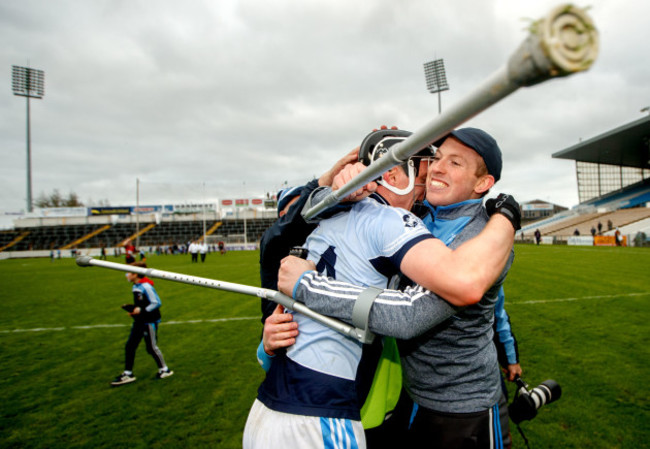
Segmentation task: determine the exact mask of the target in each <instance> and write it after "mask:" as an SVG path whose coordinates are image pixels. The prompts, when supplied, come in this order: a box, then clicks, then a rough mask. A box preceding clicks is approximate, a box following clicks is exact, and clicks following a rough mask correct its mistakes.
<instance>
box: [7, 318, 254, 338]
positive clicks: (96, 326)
mask: <svg viewBox="0 0 650 449" xmlns="http://www.w3.org/2000/svg"><path fill="white" fill-rule="evenodd" d="M259 319H260V317H258V316H245V317H234V318H215V319H208V320H189V321H163V322H162V323H160V324H161V325H167V324H197V323H223V322H228V321H242V320H259ZM128 326H130V324H93V325H89V326H70V327H69V329H84V330H86V329H102V328H110V327H128ZM66 329H68V328H67V327H37V328H34V329H12V330H0V334H14V333H21V332H56V331H64V330H66Z"/></svg>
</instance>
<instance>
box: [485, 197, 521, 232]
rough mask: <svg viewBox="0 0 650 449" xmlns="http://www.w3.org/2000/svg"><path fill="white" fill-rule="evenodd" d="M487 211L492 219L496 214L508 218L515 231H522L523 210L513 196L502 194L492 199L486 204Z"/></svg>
mask: <svg viewBox="0 0 650 449" xmlns="http://www.w3.org/2000/svg"><path fill="white" fill-rule="evenodd" d="M485 209H486V210H487V213H488V215H489V216H490V217H491V216H492V215H494V214H495V213H497V214H501V215H503V216H504V217H506V218H507V219H508V220H509V221H510V223H512V226H513V227H514V228H515V231H518V230H520V229H521V208H520V207H519V203H517V201H515V199H514V198H513V197H512V196H510V195H506V194H505V193H500V194H499V196H497V197H496V198H490V199H489V200H487V201H486V202H485Z"/></svg>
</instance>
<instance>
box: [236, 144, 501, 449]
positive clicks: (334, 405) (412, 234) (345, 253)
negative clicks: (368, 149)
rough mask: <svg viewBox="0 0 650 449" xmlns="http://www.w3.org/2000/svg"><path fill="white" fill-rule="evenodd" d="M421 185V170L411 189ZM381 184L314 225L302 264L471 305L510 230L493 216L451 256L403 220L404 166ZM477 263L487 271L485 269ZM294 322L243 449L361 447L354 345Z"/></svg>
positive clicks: (492, 274) (408, 197)
mask: <svg viewBox="0 0 650 449" xmlns="http://www.w3.org/2000/svg"><path fill="white" fill-rule="evenodd" d="M387 137H390V136H387ZM381 143H382V144H383V145H388V144H389V142H388V141H386V142H381ZM394 143H395V142H393V144H394ZM378 145H379V144H378ZM409 164H410V166H411V167H413V166H414V165H415V163H414V162H412V161H409ZM418 165H419V164H418ZM424 176H425V174H424V170H422V172H421V173H420V176H419V178H420V179H419V181H418V183H421V182H422V181H423V178H424ZM382 183H383V185H380V186H379V187H377V192H376V193H375V194H373V195H371V197H370V198H367V199H365V200H363V201H361V202H359V203H356V204H355V205H353V206H352V208H351V209H350V211H348V212H342V213H340V214H337V215H334V216H333V217H331V218H329V219H327V220H323V221H322V222H321V223H320V224H319V227H318V228H317V230H316V231H314V233H313V234H312V235H310V237H309V238H308V239H307V242H306V245H305V246H306V247H307V248H308V250H309V259H310V260H312V261H313V262H314V263H315V264H316V265H317V266H319V268H320V269H321V270H322V271H323V272H324V273H327V274H329V275H331V276H334V277H336V278H338V279H342V280H346V281H354V282H360V283H362V284H363V285H366V286H375V287H380V288H385V287H386V286H387V285H388V280H389V279H390V278H391V277H392V276H393V275H394V274H397V273H398V272H399V271H400V270H402V271H403V272H405V273H407V274H408V275H409V276H410V277H412V278H413V279H416V280H417V281H418V282H420V283H422V284H424V285H427V286H430V288H434V289H437V290H439V291H441V292H444V293H445V294H447V296H448V297H450V298H451V300H454V299H460V301H461V302H460V304H465V303H466V301H478V300H479V299H480V298H481V297H482V295H483V293H484V291H485V289H487V288H488V287H489V286H490V285H492V283H494V281H495V279H496V278H497V277H498V276H499V274H500V273H501V270H502V269H503V266H504V265H505V263H506V262H507V261H508V259H509V255H510V250H511V247H512V241H513V237H514V232H513V228H512V225H511V224H510V221H508V220H507V219H505V218H503V217H501V218H499V216H495V218H494V219H493V220H491V222H490V224H489V225H488V226H487V227H486V229H485V233H484V234H483V235H482V236H481V237H482V238H479V239H477V240H476V241H475V242H468V245H466V247H465V248H462V249H461V248H459V249H458V250H457V251H451V250H450V249H449V248H447V247H446V246H445V245H444V244H443V243H442V242H440V241H439V240H435V239H433V238H432V237H431V235H430V233H429V232H428V231H427V230H426V228H425V227H424V226H423V224H422V222H421V221H420V220H419V219H418V218H416V217H415V216H413V215H412V214H410V213H408V212H407V210H408V209H410V208H411V207H412V205H413V202H414V196H413V193H412V191H409V189H408V186H409V185H410V184H411V183H410V182H409V176H408V175H407V173H406V171H405V170H404V168H403V167H395V168H394V169H392V170H390V171H389V172H387V173H386V174H384V175H383V177H382ZM419 189H420V191H422V187H420V188H419ZM411 190H414V188H412V189H411ZM405 192H408V193H405ZM391 206H397V207H402V208H403V209H395V208H394V207H391ZM475 256H479V257H481V258H483V260H489V261H491V263H490V264H487V266H486V264H484V263H483V262H482V261H477V260H476V258H475ZM294 317H295V319H296V320H297V321H298V322H299V326H300V335H299V336H298V338H297V339H296V344H295V345H294V346H292V347H291V348H289V349H288V350H287V351H286V354H279V355H277V356H276V357H275V359H274V360H273V363H272V364H271V366H270V369H269V371H268V374H267V377H266V379H265V381H264V382H263V384H262V385H261V387H260V389H259V391H258V400H257V401H256V402H255V404H254V406H253V409H252V410H251V413H250V415H249V419H248V422H247V426H246V429H245V432H244V447H246V448H248V447H255V448H258V447H275V446H277V445H278V444H281V445H283V446H286V444H287V443H289V444H290V445H291V447H325V446H326V445H327V444H329V443H328V442H331V441H332V438H334V439H336V438H342V439H343V440H347V441H354V442H355V444H357V445H358V446H359V447H365V441H364V439H363V430H362V428H361V423H360V422H359V408H360V404H361V403H362V402H363V392H362V391H361V390H360V389H359V388H358V384H357V382H358V380H359V374H360V372H361V371H363V363H361V364H360V362H362V360H361V353H362V349H361V345H360V343H358V342H356V341H354V340H351V339H350V338H348V337H345V336H343V335H340V334H337V333H336V332H334V331H332V330H330V329H329V328H324V327H323V326H321V325H320V324H318V323H315V322H313V321H311V320H309V319H307V318H305V317H303V316H300V315H298V314H295V315H294ZM360 393H361V394H360ZM360 396H361V397H360ZM296 426H299V427H296ZM305 428H309V429H311V431H309V432H307V431H305V430H304V429H305ZM298 429H300V430H298Z"/></svg>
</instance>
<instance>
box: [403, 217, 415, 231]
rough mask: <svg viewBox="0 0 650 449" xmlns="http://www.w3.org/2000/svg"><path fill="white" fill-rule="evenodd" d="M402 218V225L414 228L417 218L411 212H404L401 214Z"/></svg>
mask: <svg viewBox="0 0 650 449" xmlns="http://www.w3.org/2000/svg"><path fill="white" fill-rule="evenodd" d="M402 220H404V227H407V228H415V227H416V226H417V225H418V220H417V219H416V218H415V217H414V216H413V215H411V214H405V215H403V216H402Z"/></svg>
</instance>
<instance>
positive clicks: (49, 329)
mask: <svg viewBox="0 0 650 449" xmlns="http://www.w3.org/2000/svg"><path fill="white" fill-rule="evenodd" d="M648 295H650V292H641V293H627V294H618V295H598V296H582V297H579V298H556V299H533V300H530V301H517V302H508V303H507V304H508V307H510V306H518V305H525V304H544V303H549V302H568V301H581V300H583V299H609V298H620V297H622V296H627V297H632V296H648ZM258 319H260V317H257V316H245V317H234V318H214V319H207V320H188V321H164V322H162V323H161V325H166V324H200V323H223V322H228V321H241V320H258ZM127 326H130V325H129V324H95V325H91V326H71V327H70V329H101V328H107V327H127ZM66 329H67V328H65V327H39V328H35V329H13V330H0V334H13V333H20V332H54V331H64V330H66Z"/></svg>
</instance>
